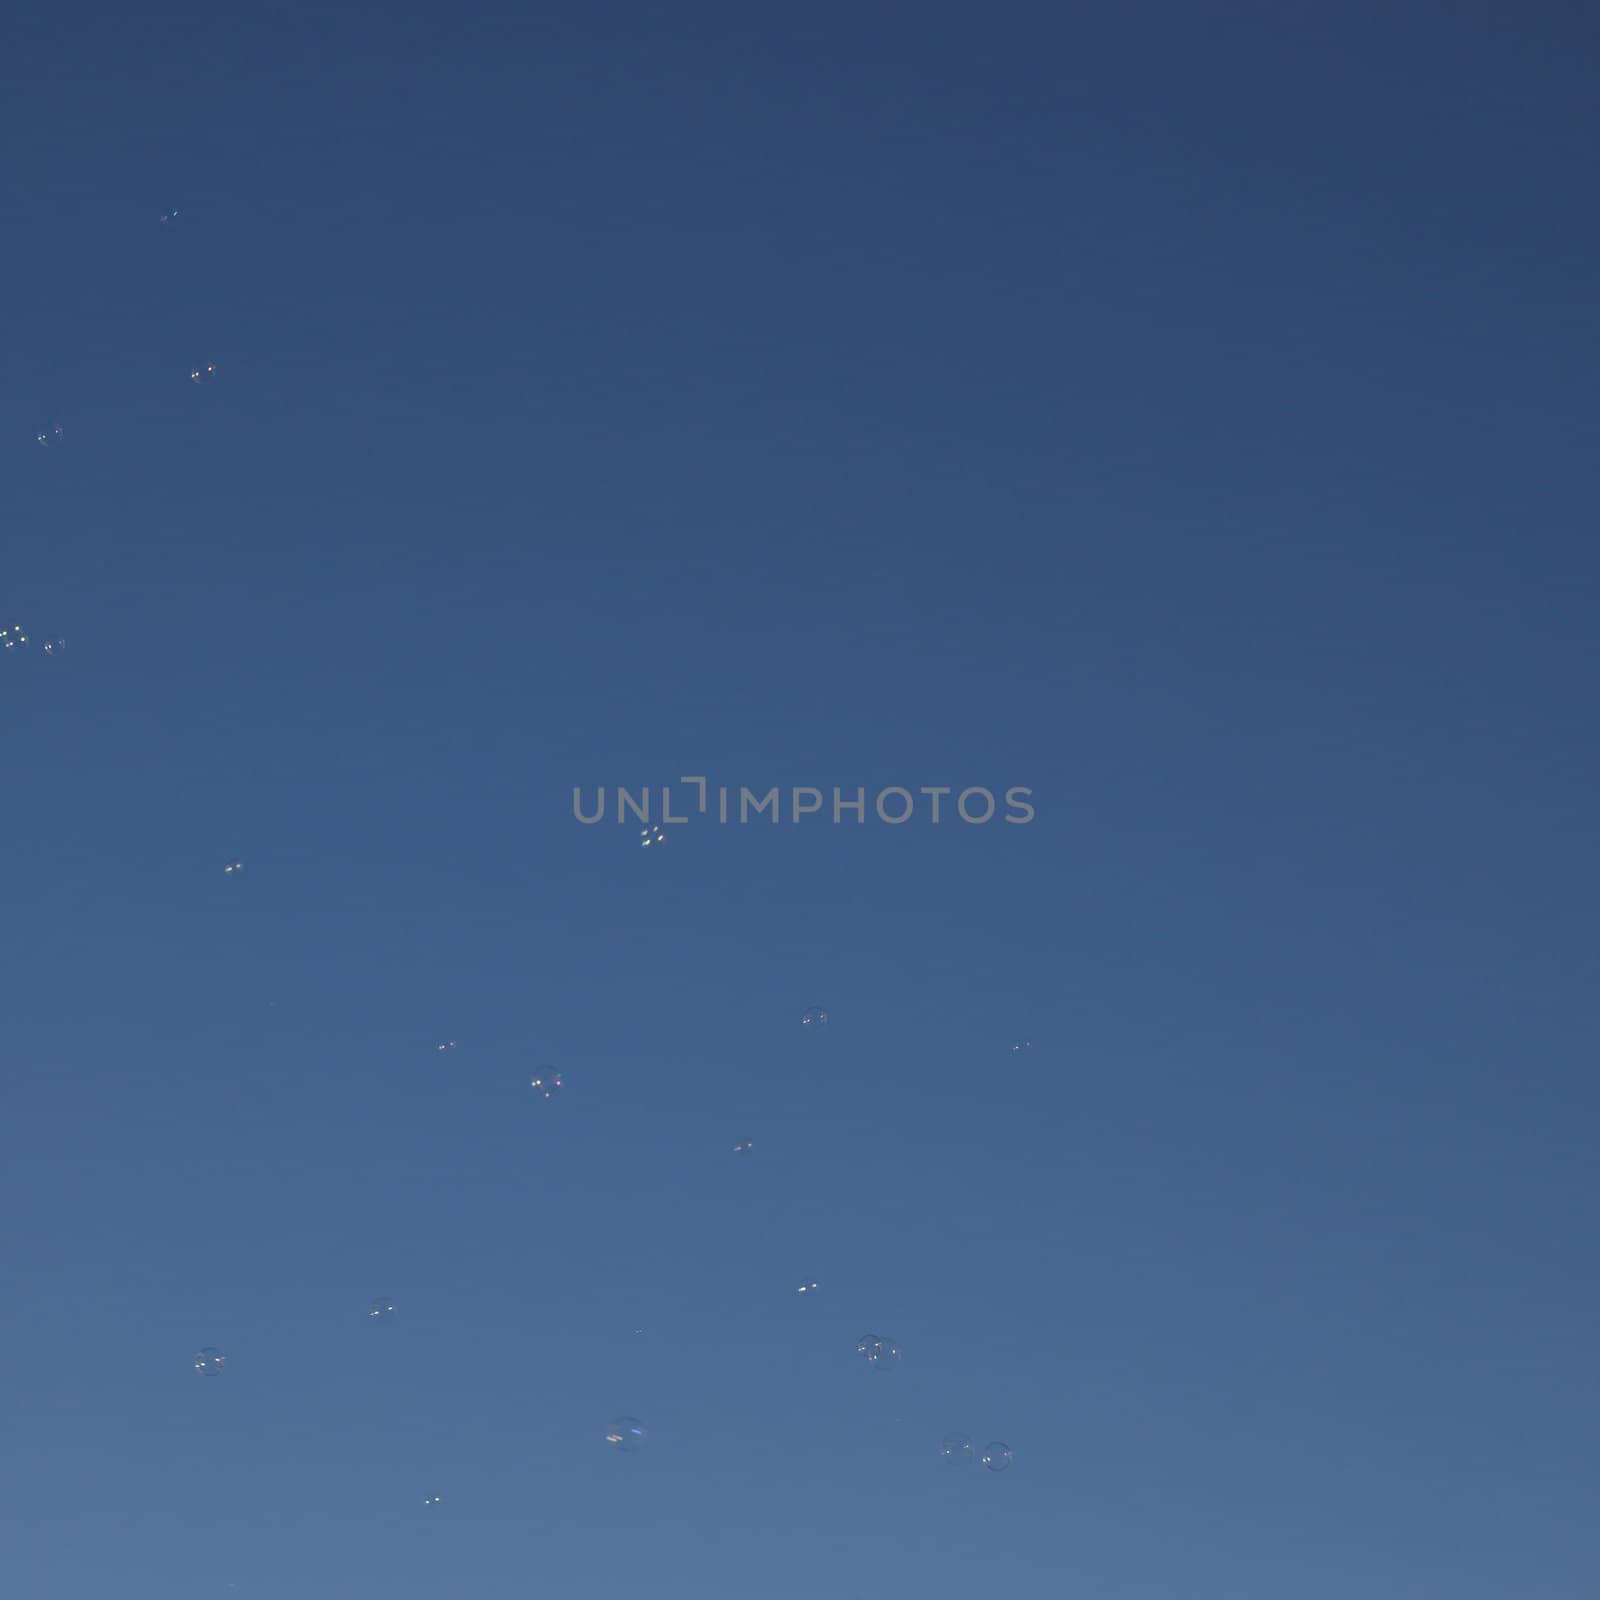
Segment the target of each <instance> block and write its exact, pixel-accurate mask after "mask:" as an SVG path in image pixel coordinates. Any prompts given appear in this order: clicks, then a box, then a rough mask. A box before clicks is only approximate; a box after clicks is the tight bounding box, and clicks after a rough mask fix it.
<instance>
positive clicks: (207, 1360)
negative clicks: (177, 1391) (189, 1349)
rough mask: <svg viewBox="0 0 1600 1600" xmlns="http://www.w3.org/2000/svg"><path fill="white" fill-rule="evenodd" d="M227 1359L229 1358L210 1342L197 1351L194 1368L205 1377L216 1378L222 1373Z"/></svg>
mask: <svg viewBox="0 0 1600 1600" xmlns="http://www.w3.org/2000/svg"><path fill="white" fill-rule="evenodd" d="M227 1360H228V1358H227V1357H226V1356H225V1355H223V1353H222V1352H221V1351H220V1350H219V1349H217V1347H216V1346H215V1345H210V1344H208V1345H207V1346H206V1347H205V1349H204V1350H201V1351H199V1352H197V1353H196V1355H195V1358H194V1370H195V1371H196V1372H198V1373H200V1374H201V1375H202V1376H203V1377H207V1378H215V1377H217V1376H218V1375H219V1374H220V1373H221V1371H222V1369H223V1367H224V1366H225V1365H226V1364H227Z"/></svg>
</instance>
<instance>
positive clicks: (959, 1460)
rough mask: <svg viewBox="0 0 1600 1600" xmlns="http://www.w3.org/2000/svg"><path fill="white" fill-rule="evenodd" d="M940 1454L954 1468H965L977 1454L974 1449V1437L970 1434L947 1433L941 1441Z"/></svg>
mask: <svg viewBox="0 0 1600 1600" xmlns="http://www.w3.org/2000/svg"><path fill="white" fill-rule="evenodd" d="M939 1454H940V1456H942V1457H943V1458H944V1460H946V1461H948V1462H949V1463H950V1465H951V1466H952V1467H962V1466H965V1465H966V1464H967V1463H968V1462H969V1461H971V1460H972V1458H973V1455H974V1454H975V1452H974V1450H973V1448H972V1435H971V1434H968V1433H947V1434H946V1435H945V1436H944V1438H942V1439H941V1440H940V1441H939Z"/></svg>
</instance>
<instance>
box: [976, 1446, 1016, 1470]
mask: <svg viewBox="0 0 1600 1600" xmlns="http://www.w3.org/2000/svg"><path fill="white" fill-rule="evenodd" d="M983 1464H984V1466H986V1467H987V1468H988V1469H989V1470H990V1471H991V1472H1004V1471H1005V1470H1006V1468H1007V1467H1009V1466H1010V1465H1011V1446H1010V1445H1008V1444H1001V1442H1000V1441H999V1440H998V1439H996V1440H995V1441H994V1443H993V1444H986V1445H985V1446H984V1447H983Z"/></svg>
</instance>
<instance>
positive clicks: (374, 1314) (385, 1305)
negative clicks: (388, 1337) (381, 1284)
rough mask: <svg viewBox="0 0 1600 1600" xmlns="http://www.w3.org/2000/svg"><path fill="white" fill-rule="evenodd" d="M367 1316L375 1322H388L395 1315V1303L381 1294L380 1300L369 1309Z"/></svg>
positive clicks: (375, 1301) (374, 1302)
mask: <svg viewBox="0 0 1600 1600" xmlns="http://www.w3.org/2000/svg"><path fill="white" fill-rule="evenodd" d="M367 1315H368V1316H369V1317H370V1318H371V1319H372V1320H373V1321H374V1322H387V1321H388V1320H389V1319H390V1318H391V1317H392V1316H393V1315H394V1301H393V1300H391V1299H389V1297H388V1296H387V1295H381V1294H380V1295H379V1296H378V1298H377V1299H376V1300H374V1301H373V1302H372V1304H371V1305H370V1306H368V1307H367Z"/></svg>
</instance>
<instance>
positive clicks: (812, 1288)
mask: <svg viewBox="0 0 1600 1600" xmlns="http://www.w3.org/2000/svg"><path fill="white" fill-rule="evenodd" d="M821 1288H822V1285H821V1284H820V1283H818V1282H817V1281H816V1280H815V1279H814V1278H808V1279H807V1280H806V1281H805V1282H804V1283H802V1284H801V1285H800V1287H799V1288H798V1289H797V1290H795V1293H796V1294H816V1293H818V1292H819V1291H820V1290H821Z"/></svg>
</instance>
